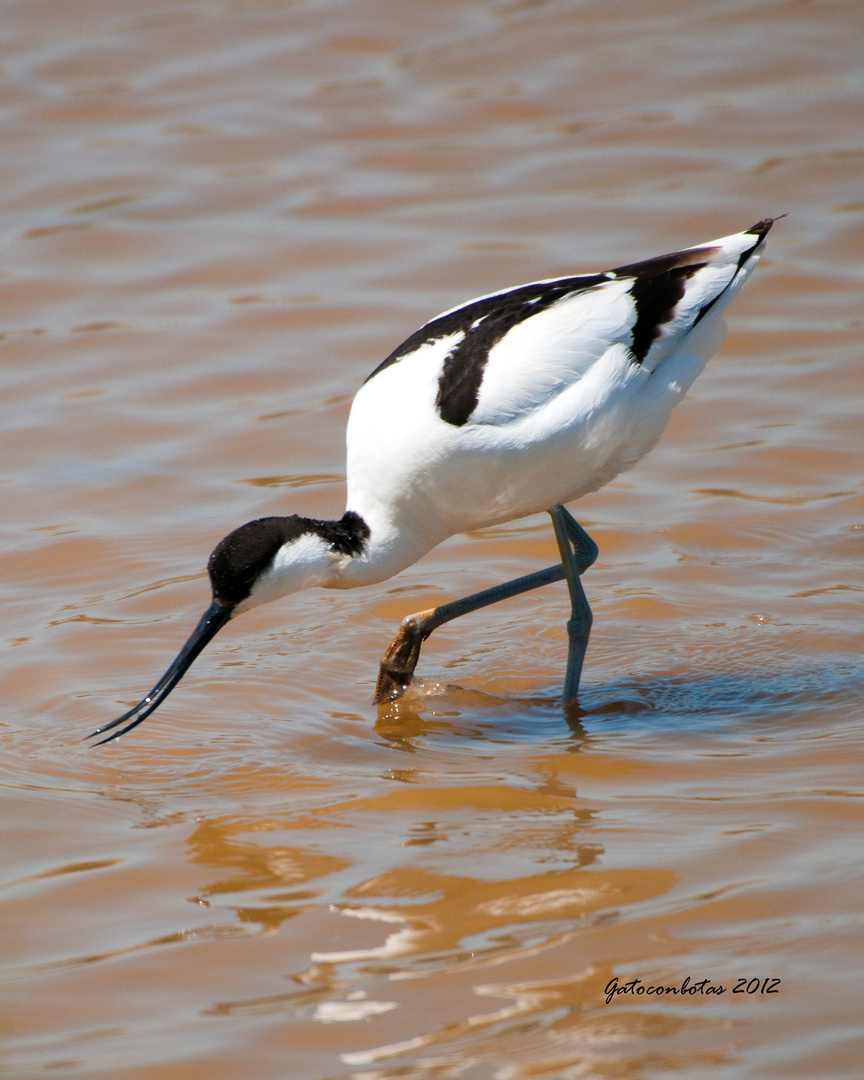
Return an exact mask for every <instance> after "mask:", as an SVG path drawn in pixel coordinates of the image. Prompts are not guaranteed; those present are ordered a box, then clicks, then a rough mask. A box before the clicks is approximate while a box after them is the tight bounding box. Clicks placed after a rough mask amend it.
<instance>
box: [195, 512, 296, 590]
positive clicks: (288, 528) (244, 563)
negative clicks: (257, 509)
mask: <svg viewBox="0 0 864 1080" xmlns="http://www.w3.org/2000/svg"><path fill="white" fill-rule="evenodd" d="M306 524H307V522H306V519H305V518H301V517H298V516H297V515H296V514H295V515H293V516H292V517H266V518H258V519H257V520H256V521H247V522H246V524H245V525H241V526H240V528H239V529H235V530H234V532H231V533H228V535H227V536H226V537H224V539H222V540H220V541H219V543H218V544H217V545H216V547H215V548H214V550H213V554H212V555H211V556H210V559H209V561H208V563H207V573H208V574H209V575H210V584H211V586H212V588H213V599H214V600H215V601H216V602H217V603H218V604H222V605H223V606H225V607H236V605H237V604H240V603H242V602H243V601H244V600H245V599H246V598H247V597H248V596H249V594H250V592H251V591H252V586H253V585H254V584H255V582H256V581H257V580H258V578H259V577H260V576H261V574H262V573H263V572H264V571H265V570H266V569H267V567H268V566H269V565H270V563H271V562H272V561H273V557H274V556H275V554H276V552H277V551H278V550H279V548H281V547H282V545H283V544H284V543H286V541H288V540H295V539H296V538H297V537H298V536H301V535H302V534H303V533H304V532H305V531H306V528H305V526H306Z"/></svg>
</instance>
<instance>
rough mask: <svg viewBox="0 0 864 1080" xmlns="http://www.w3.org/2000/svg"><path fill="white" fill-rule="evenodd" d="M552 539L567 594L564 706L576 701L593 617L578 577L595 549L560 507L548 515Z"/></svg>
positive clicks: (582, 531) (593, 558) (577, 523)
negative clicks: (565, 581)
mask: <svg viewBox="0 0 864 1080" xmlns="http://www.w3.org/2000/svg"><path fill="white" fill-rule="evenodd" d="M549 516H550V517H551V518H552V526H553V528H554V529H555V539H556V540H557V541H558V550H559V551H560V552H561V565H562V566H563V568H564V577H565V578H566V580H567V588H568V589H569V590H570V618H569V619H568V620H567V637H568V640H569V645H568V649H567V674H566V675H565V676H564V694H563V698H564V705H565V707H566V706H567V705H569V704H570V702H571V701H575V700H576V695H577V693H578V691H579V679H580V678H581V676H582V663H583V661H584V659H585V650H586V649H587V648H588V637H589V635H590V633H591V624H592V622H593V621H594V617H593V615H592V614H591V608H590V607H589V606H588V600H587V599H586V597H585V590H584V589H583V588H582V582H581V581H580V580H579V579H580V575H582V574H584V573H585V571H586V570H587V569H588V567H589V566H591V565H592V563H593V562H594V560H595V559H596V558H597V545H596V544H595V543H594V541H593V540H592V539H591V537H590V536H589V535H588V533H586V532H585V530H584V529H583V528H582V526H581V525H580V524H579V522H578V521H577V520H576V519H575V518H574V517H573V516H572V514H570V513H569V512H568V511H567V510H565V509H564V507H563V506H560V505H559V506H556V507H554V508H553V509H552V510H550V511H549Z"/></svg>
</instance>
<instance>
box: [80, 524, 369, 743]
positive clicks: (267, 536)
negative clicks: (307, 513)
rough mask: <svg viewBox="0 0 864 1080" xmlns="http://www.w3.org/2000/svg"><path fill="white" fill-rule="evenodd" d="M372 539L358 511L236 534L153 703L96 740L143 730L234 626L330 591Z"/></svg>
mask: <svg viewBox="0 0 864 1080" xmlns="http://www.w3.org/2000/svg"><path fill="white" fill-rule="evenodd" d="M368 536H369V529H368V527H367V525H366V523H365V522H364V521H363V519H362V518H360V517H359V515H357V514H352V513H350V512H349V513H346V514H345V515H344V517H343V518H342V519H341V520H340V521H318V520H315V519H313V518H304V517H298V516H297V515H296V514H294V515H292V516H291V517H267V518H259V519H258V520H257V521H249V522H247V523H246V524H245V525H241V526H240V528H239V529H235V530H234V531H233V532H231V533H229V534H228V535H227V536H226V537H224V538H223V539H222V540H220V541H219V543H218V544H217V545H216V547H215V548H214V549H213V554H212V555H211V556H210V559H209V560H208V563H207V573H208V575H209V577H210V587H211V589H212V593H213V599H212V603H211V604H210V606H209V607H208V608H207V610H206V611H205V612H204V614H203V615H202V616H201V619H200V621H199V622H198V625H197V626H196V627H195V629H194V630H193V631H192V633H191V634H190V636H189V638H188V640H187V641H186V644H185V645H184V646H183V648H182V649H181V650H180V652H179V653H178V654H177V656H176V657H175V658H174V661H173V662H172V664H171V666H170V667H169V668H168V670H167V671H166V672H165V674H164V675H163V676H162V678H161V679H160V680H159V682H157V683H156V685H155V686H154V687H153V689H152V690H151V691H150V693H149V694H148V695H147V696H146V697H145V698H143V699H142V700H141V701H139V702H138V704H137V705H136V706H135V707H134V708H132V709H130V710H129V711H128V712H126V713H124V714H123V715H122V716H120V717H118V718H117V719H116V720H113V721H112V722H111V723H110V724H105V725H103V726H102V727H100V728H98V729H97V730H96V731H94V732H93V735H101V734H103V733H104V732H106V731H112V729H114V728H119V730H117V731H113V733H112V734H111V735H108V736H107V737H106V738H104V739H100V740H99V743H104V742H111V740H112V739H117V738H119V737H120V736H121V735H125V734H126V732H127V731H131V730H132V728H134V727H137V726H138V724H140V723H141V722H142V721H143V720H146V719H147V717H148V716H149V715H150V714H151V713H152V712H153V711H154V710H155V709H158V707H159V706H160V705H161V704H162V702H163V701H164V700H165V698H166V697H168V695H169V694H170V693H171V691H172V690H173V689H174V687H175V686H176V685H177V683H178V682H179V681H180V680H181V679H182V678H183V676H184V674H185V673H186V672H187V671H188V669H189V667H190V666H191V665H192V662H193V661H194V660H195V658H196V657H197V656H198V655H199V654H200V653H201V652H202V651H203V650H204V648H205V647H206V646H207V645H208V644H209V643H210V642H211V641H212V640H213V638H214V637H215V636H216V634H218V633H219V631H220V630H221V629H222V627H223V626H225V624H226V623H228V622H230V620H231V619H233V618H234V617H235V616H236V615H239V614H241V613H242V612H244V611H248V610H249V609H250V608H253V607H257V606H258V605H259V604H266V603H269V602H270V601H271V600H278V599H279V597H282V596H287V595H289V594H290V593H295V592H299V591H300V590H301V589H307V588H309V587H311V586H313V585H325V584H327V583H328V582H329V581H331V580H333V579H334V578H335V577H336V576H338V573H339V570H340V568H341V567H342V566H344V565H345V563H347V562H348V561H350V559H351V558H352V557H353V556H355V555H358V554H360V552H361V551H362V550H363V546H364V544H365V542H366V540H367V539H368ZM120 725H125V726H123V727H121V726H120ZM93 735H91V736H90V738H92V737H93ZM99 743H97V744H96V745H99Z"/></svg>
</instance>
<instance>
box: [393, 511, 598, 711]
mask: <svg viewBox="0 0 864 1080" xmlns="http://www.w3.org/2000/svg"><path fill="white" fill-rule="evenodd" d="M549 513H550V514H551V515H552V522H553V524H554V525H555V535H556V538H558V533H559V529H560V530H562V531H563V537H564V539H563V545H564V546H563V547H562V546H561V545H562V540H561V539H560V538H559V539H558V546H559V550H561V552H562V562H560V563H556V564H555V566H549V567H547V568H546V569H545V570H538V571H537V572H536V573H533V574H526V575H525V576H524V577H520V578H516V579H515V580H513V581H507V582H504V583H503V584H501V585H494V586H493V587H492V588H491V589H483V590H482V592H477V593H472V594H471V595H470V596H465V597H463V598H462V599H461V600H454V601H452V602H451V603H449V604H442V605H441V606H440V607H437V608H429V610H428V611H418V612H416V613H415V614H414V615H408V616H407V617H406V618H405V619H403V620H402V624H401V625H400V627H399V630H398V631H397V633H396V637H395V638H394V639H393V641H392V643H391V644H390V647H389V648H388V650H387V652H385V653H384V656H383V657H382V659H381V666H380V668H379V671H378V681H377V683H376V684H375V696H374V697H373V699H372V700H373V701H374V702H375V703H376V704H380V703H381V702H382V701H389V700H392V699H393V698H397V697H400V696H401V694H403V693H404V691H405V690H406V689H407V688H408V686H409V685H410V684H411V679H412V678H413V677H414V668H415V667H416V666H417V661H418V659H419V657H420V646H421V645H422V644H423V642H424V641H425V640H426V638H428V637H429V635H430V634H431V633H432V631H433V630H436V629H437V628H438V627H439V626H442V625H443V624H444V623H446V622H450V621H451V620H452V619H456V618H458V617H459V616H460V615H467V614H468V613H469V612H471V611H477V610H479V609H480V608H484V607H488V606H489V605H490V604H497V603H498V601H499V600H507V599H508V598H509V597H511V596H518V595H519V594H520V593H523V592H529V591H530V590H531V589H539V588H540V587H541V586H542V585H550V584H551V583H552V582H553V581H562V580H564V579H565V578H566V579H567V581H568V586H569V582H570V578H571V577H572V578H573V579H574V580H575V583H576V589H577V590H578V592H577V594H576V596H577V597H581V607H578V612H579V617H578V618H577V601H576V597H574V590H573V586H570V597H571V606H572V609H573V617H572V618H571V620H570V622H569V623H568V624H567V625H568V632H569V633H570V651H569V655H568V665H567V677H568V678H567V681H566V682H565V690H568V691H569V697H568V696H567V694H566V693H565V698H564V700H565V703H566V702H567V701H570V700H572V699H573V698H574V697H575V696H576V689H577V688H578V686H579V674H580V672H581V670H582V659H583V657H584V655H585V647H586V646H587V644H588V632H589V630H590V628H591V609H590V608H589V607H588V602H587V601H586V600H585V594H584V592H582V586H581V584H580V582H579V574H582V573H584V572H585V570H587V569H588V567H589V566H590V565H591V564H592V563H593V562H594V560H595V559H596V558H597V545H596V544H595V543H594V541H593V540H592V539H591V537H590V536H589V535H588V534H587V533H586V532H585V531H584V530H583V529H582V527H581V526H580V525H579V524H578V523H577V522H576V521H575V519H574V518H573V517H572V516H571V515H570V514H569V513H568V512H567V511H566V510H565V509H564V507H563V506H556V507H555V509H554V510H550V511H549ZM571 545H572V546H571ZM568 574H569V577H568ZM586 613H587V614H586ZM571 624H572V626H573V629H572V630H571V629H570V628H571ZM574 635H575V636H574ZM574 642H575V644H574ZM580 648H581V652H580V651H579V649H580ZM577 655H578V664H577V662H576V660H575V659H574V657H576V656H577ZM571 669H572V671H573V672H574V673H575V675H574V678H575V685H574V684H573V682H572V679H571Z"/></svg>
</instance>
